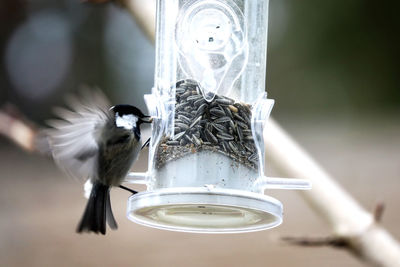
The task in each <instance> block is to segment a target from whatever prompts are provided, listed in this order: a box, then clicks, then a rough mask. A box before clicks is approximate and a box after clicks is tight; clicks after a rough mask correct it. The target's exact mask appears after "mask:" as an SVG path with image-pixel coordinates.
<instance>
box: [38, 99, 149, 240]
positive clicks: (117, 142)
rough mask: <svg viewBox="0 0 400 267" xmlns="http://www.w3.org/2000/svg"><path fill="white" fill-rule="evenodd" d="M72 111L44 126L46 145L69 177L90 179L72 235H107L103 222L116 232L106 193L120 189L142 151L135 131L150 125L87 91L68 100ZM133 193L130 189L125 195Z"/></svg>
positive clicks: (61, 111)
mask: <svg viewBox="0 0 400 267" xmlns="http://www.w3.org/2000/svg"><path fill="white" fill-rule="evenodd" d="M69 102H70V103H69V106H70V108H71V110H68V109H63V108H58V109H56V114H57V115H58V116H59V117H60V119H61V120H60V119H58V120H52V121H50V122H49V124H50V126H52V129H49V130H48V131H47V135H46V136H47V139H48V145H49V148H50V150H51V153H52V155H53V158H54V159H55V161H56V162H57V164H58V165H59V167H61V168H62V169H63V170H65V171H66V172H67V173H68V174H70V175H71V176H73V177H78V178H84V179H90V182H91V183H92V189H91V193H90V196H89V200H88V202H87V205H86V209H85V211H84V214H83V216H82V219H81V221H80V223H79V224H78V227H77V232H78V233H81V232H94V233H102V234H103V235H104V234H105V233H106V223H108V225H109V226H110V228H111V229H117V227H118V226H117V223H116V221H115V218H114V215H113V213H112V210H111V203H110V189H111V187H113V186H119V187H121V188H124V189H127V190H129V189H128V188H126V187H124V186H122V185H121V183H122V182H123V180H124V178H125V176H126V175H127V173H128V172H129V170H130V168H131V166H132V164H133V163H134V162H135V160H136V159H137V157H138V155H139V153H140V151H141V147H142V145H141V138H140V135H141V134H140V126H141V124H142V123H150V122H151V121H152V119H151V117H150V116H146V115H144V114H143V113H142V112H141V111H140V110H139V109H138V108H136V107H134V106H131V105H116V106H113V107H111V108H109V107H110V105H109V104H108V101H107V98H106V97H105V96H104V95H102V94H101V93H100V92H94V91H86V92H85V94H84V95H83V96H82V97H81V98H80V99H79V100H78V99H72V100H70V101H69ZM129 191H131V192H132V193H136V192H135V191H133V190H129Z"/></svg>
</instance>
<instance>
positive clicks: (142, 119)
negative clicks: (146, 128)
mask: <svg viewBox="0 0 400 267" xmlns="http://www.w3.org/2000/svg"><path fill="white" fill-rule="evenodd" d="M110 110H111V111H113V112H114V114H115V120H116V124H117V127H120V126H119V125H118V118H126V120H129V118H130V117H131V118H135V123H136V124H137V125H138V126H139V125H140V124H141V123H151V122H152V121H153V120H152V118H151V117H150V116H146V115H144V114H143V112H142V111H141V110H140V109H138V108H137V107H134V106H131V105H115V106H113V107H111V108H110Z"/></svg>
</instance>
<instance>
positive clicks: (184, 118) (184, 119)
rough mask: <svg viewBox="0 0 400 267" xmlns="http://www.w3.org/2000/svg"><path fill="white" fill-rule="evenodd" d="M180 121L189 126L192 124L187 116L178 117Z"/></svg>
mask: <svg viewBox="0 0 400 267" xmlns="http://www.w3.org/2000/svg"><path fill="white" fill-rule="evenodd" d="M178 119H180V120H181V121H182V122H184V123H187V124H189V123H190V121H191V120H190V119H189V118H188V117H186V116H183V115H178Z"/></svg>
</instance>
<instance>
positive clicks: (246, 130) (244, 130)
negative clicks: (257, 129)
mask: <svg viewBox="0 0 400 267" xmlns="http://www.w3.org/2000/svg"><path fill="white" fill-rule="evenodd" d="M242 132H243V134H244V135H251V134H252V133H251V130H248V129H243V131H242Z"/></svg>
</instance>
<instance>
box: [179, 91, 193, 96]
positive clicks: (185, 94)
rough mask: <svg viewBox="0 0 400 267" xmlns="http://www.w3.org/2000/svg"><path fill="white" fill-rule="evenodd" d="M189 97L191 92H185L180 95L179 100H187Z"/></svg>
mask: <svg viewBox="0 0 400 267" xmlns="http://www.w3.org/2000/svg"><path fill="white" fill-rule="evenodd" d="M190 95H192V92H191V91H186V92H185V93H184V94H182V95H181V98H187V97H188V96H190Z"/></svg>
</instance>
